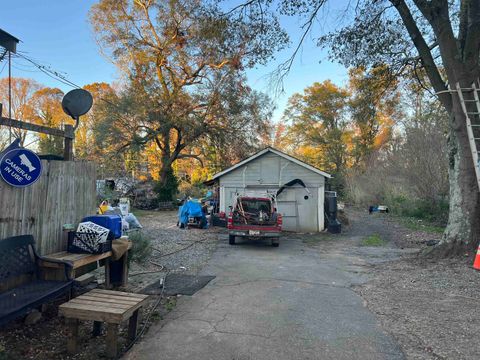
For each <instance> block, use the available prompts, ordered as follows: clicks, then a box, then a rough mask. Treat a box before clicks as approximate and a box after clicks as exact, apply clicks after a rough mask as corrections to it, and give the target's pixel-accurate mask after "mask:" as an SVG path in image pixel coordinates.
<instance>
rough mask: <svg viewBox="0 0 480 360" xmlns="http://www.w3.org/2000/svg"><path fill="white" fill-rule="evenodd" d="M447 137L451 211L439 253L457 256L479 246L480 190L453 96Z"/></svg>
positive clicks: (456, 103)
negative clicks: (449, 129) (448, 135)
mask: <svg viewBox="0 0 480 360" xmlns="http://www.w3.org/2000/svg"><path fill="white" fill-rule="evenodd" d="M452 98H453V109H452V112H451V131H450V137H449V143H448V147H449V182H450V210H449V217H448V225H447V228H446V230H445V233H444V235H443V238H442V241H441V243H440V246H439V247H438V251H439V252H440V253H441V254H443V255H457V254H462V253H466V252H469V251H471V250H472V249H474V248H475V247H476V246H477V245H478V240H479V232H480V204H479V189H478V185H477V181H476V175H475V170H474V165H473V160H472V155H471V151H470V145H469V141H468V135H467V128H466V120H465V115H464V113H463V110H462V108H461V105H460V101H459V99H458V96H456V95H454V96H452Z"/></svg>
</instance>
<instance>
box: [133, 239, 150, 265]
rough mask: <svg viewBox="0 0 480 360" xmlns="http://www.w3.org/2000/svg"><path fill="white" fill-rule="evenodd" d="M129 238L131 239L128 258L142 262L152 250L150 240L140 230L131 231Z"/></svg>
mask: <svg viewBox="0 0 480 360" xmlns="http://www.w3.org/2000/svg"><path fill="white" fill-rule="evenodd" d="M129 239H130V240H131V241H132V249H131V250H130V252H129V260H131V261H135V262H138V263H143V262H144V261H145V260H146V258H147V257H148V256H149V255H150V254H151V252H152V241H151V240H150V238H149V237H148V236H146V235H145V234H144V233H142V232H141V231H136V232H133V233H131V234H130V235H129Z"/></svg>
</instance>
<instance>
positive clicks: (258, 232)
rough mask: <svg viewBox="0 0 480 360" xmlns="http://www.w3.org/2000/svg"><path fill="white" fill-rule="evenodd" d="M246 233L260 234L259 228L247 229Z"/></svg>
mask: <svg viewBox="0 0 480 360" xmlns="http://www.w3.org/2000/svg"><path fill="white" fill-rule="evenodd" d="M248 235H260V230H248Z"/></svg>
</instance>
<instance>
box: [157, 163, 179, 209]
mask: <svg viewBox="0 0 480 360" xmlns="http://www.w3.org/2000/svg"><path fill="white" fill-rule="evenodd" d="M153 191H155V192H156V193H157V199H158V201H172V200H173V198H174V196H175V194H176V193H177V192H178V179H177V177H176V176H175V174H174V173H173V169H172V168H170V169H169V170H168V172H167V175H166V177H165V181H164V182H163V183H162V182H160V181H158V182H157V183H156V184H155V186H154V188H153Z"/></svg>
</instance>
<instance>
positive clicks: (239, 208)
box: [227, 196, 282, 247]
mask: <svg viewBox="0 0 480 360" xmlns="http://www.w3.org/2000/svg"><path fill="white" fill-rule="evenodd" d="M230 209H231V211H230V213H229V215H228V220H227V229H228V242H229V244H230V245H235V238H236V237H237V236H238V237H245V238H254V239H261V238H267V239H270V240H271V242H272V246H274V247H278V245H279V239H280V233H281V231H282V215H281V214H279V213H278V212H277V208H276V203H275V199H274V198H271V197H252V196H239V197H237V198H236V200H235V203H234V205H233V206H232V207H230Z"/></svg>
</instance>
